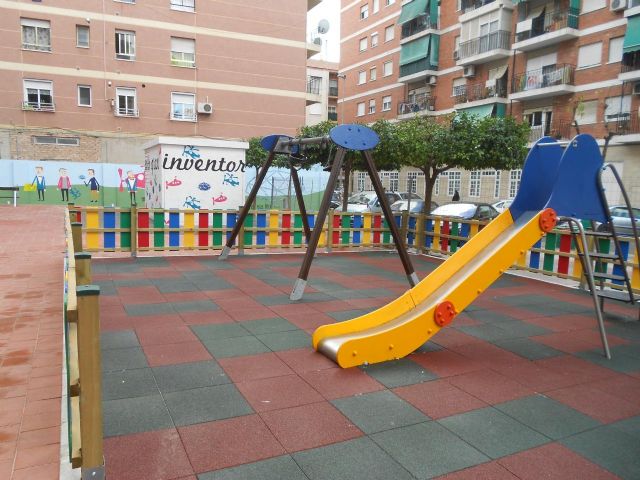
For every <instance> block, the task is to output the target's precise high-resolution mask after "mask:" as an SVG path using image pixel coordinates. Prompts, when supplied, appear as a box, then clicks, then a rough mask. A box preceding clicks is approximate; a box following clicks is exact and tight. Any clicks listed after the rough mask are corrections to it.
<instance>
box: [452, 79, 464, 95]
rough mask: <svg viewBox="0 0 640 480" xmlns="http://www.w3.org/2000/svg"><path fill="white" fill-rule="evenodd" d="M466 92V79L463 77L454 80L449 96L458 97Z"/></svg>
mask: <svg viewBox="0 0 640 480" xmlns="http://www.w3.org/2000/svg"><path fill="white" fill-rule="evenodd" d="M466 91H467V79H466V78H464V77H460V78H454V79H453V88H452V90H451V95H453V96H454V97H458V96H460V95H464V94H465V92H466Z"/></svg>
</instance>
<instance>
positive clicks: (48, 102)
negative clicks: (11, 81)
mask: <svg viewBox="0 0 640 480" xmlns="http://www.w3.org/2000/svg"><path fill="white" fill-rule="evenodd" d="M23 86H24V103H23V104H22V109H23V110H34V111H37V112H53V111H54V110H55V106H54V104H53V82H51V81H49V80H23Z"/></svg>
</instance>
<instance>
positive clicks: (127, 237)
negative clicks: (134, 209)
mask: <svg viewBox="0 0 640 480" xmlns="http://www.w3.org/2000/svg"><path fill="white" fill-rule="evenodd" d="M120 229H121V230H129V231H128V232H120V248H131V212H120Z"/></svg>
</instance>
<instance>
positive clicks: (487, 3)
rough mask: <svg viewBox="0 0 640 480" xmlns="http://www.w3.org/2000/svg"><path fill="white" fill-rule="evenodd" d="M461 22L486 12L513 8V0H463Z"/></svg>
mask: <svg viewBox="0 0 640 480" xmlns="http://www.w3.org/2000/svg"><path fill="white" fill-rule="evenodd" d="M461 8H462V14H461V15H460V22H468V21H469V20H471V19H473V18H477V17H479V16H481V15H484V14H486V13H490V12H493V11H495V10H499V9H501V8H507V9H509V10H513V8H514V6H513V2H512V0H462V4H461Z"/></svg>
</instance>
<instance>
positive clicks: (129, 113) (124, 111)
mask: <svg viewBox="0 0 640 480" xmlns="http://www.w3.org/2000/svg"><path fill="white" fill-rule="evenodd" d="M114 114H115V116H116V117H131V118H138V116H139V112H138V110H137V109H136V108H124V107H123V108H116V109H115V110H114Z"/></svg>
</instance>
